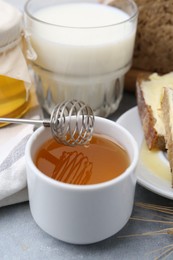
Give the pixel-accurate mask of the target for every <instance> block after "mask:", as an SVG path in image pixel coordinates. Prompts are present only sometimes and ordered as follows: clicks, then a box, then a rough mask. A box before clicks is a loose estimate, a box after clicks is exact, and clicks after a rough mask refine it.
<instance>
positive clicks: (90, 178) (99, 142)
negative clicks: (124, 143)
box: [35, 134, 130, 185]
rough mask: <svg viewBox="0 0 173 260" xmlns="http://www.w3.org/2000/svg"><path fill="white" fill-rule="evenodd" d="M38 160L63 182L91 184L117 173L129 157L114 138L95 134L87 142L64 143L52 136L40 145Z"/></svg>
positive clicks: (51, 174) (37, 163) (103, 180)
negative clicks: (58, 141) (69, 144)
mask: <svg viewBox="0 0 173 260" xmlns="http://www.w3.org/2000/svg"><path fill="white" fill-rule="evenodd" d="M35 164H36V166H37V168H38V169H39V170H40V171H41V172H42V173H44V174H45V175H47V176H49V177H51V178H53V179H55V180H58V181H60V182H64V183H69V184H78V185H90V184H98V183H102V182H106V181H109V180H112V179H114V178H116V177H118V176H119V175H121V174H122V173H123V172H124V171H125V170H126V169H127V167H128V166H129V164H130V159H129V156H128V153H127V151H126V150H125V149H124V148H123V147H121V146H120V145H119V144H117V143H115V141H113V140H111V139H108V138H107V137H106V138H105V137H104V136H101V135H96V134H94V135H93V137H92V139H91V141H90V144H89V145H87V146H74V147H71V146H65V145H63V144H60V143H57V142H56V141H55V140H54V139H53V138H52V139H49V140H48V141H46V142H45V143H44V144H43V145H42V146H41V147H40V148H39V150H38V152H37V154H36V157H35Z"/></svg>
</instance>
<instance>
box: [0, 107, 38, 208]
mask: <svg viewBox="0 0 173 260" xmlns="http://www.w3.org/2000/svg"><path fill="white" fill-rule="evenodd" d="M40 113H41V112H40V109H39V108H38V107H37V108H34V109H31V110H30V112H29V113H27V114H26V116H25V117H27V118H37V119H38V118H39V117H40ZM33 131H34V125H15V124H13V125H9V126H6V127H3V128H0V207H1V206H5V205H9V204H14V203H18V202H22V201H26V200H28V195H27V183H26V169H25V158H24V152H25V146H26V142H27V141H28V139H29V137H30V135H31V134H32V133H33Z"/></svg>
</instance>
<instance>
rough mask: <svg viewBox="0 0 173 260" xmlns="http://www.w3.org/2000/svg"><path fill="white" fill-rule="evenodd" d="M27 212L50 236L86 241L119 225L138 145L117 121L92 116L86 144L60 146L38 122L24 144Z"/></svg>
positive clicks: (130, 195) (129, 198) (127, 208)
mask: <svg viewBox="0 0 173 260" xmlns="http://www.w3.org/2000/svg"><path fill="white" fill-rule="evenodd" d="M25 157H26V168H27V184H28V193H29V203H30V210H31V214H32V216H33V218H34V220H35V221H36V223H37V224H38V225H39V226H40V227H41V228H42V229H43V230H44V231H45V232H47V233H48V234H50V235H51V236H53V237H55V238H57V239H60V240H62V241H65V242H68V243H73V244H91V243H95V242H99V241H101V240H104V239H106V238H108V237H110V236H112V235H114V234H116V233H117V232H118V231H120V230H121V229H122V228H123V227H124V226H125V224H126V223H127V222H128V220H129V218H130V216H131V213H132V209H133V203H134V194H135V187H136V174H135V168H136V165H137V161H138V147H137V144H136V141H135V140H134V138H133V136H132V135H131V134H130V133H129V132H128V131H127V130H126V129H125V128H123V127H122V126H120V125H119V124H118V123H116V122H113V121H111V120H109V119H106V118H101V117H95V125H94V133H93V137H92V139H91V140H90V143H89V144H87V145H80V146H65V145H64V144H60V143H58V142H57V141H55V140H54V139H53V137H52V134H51V131H50V129H49V128H44V127H40V128H38V129H37V130H36V131H35V132H34V133H33V135H32V136H31V137H30V139H29V141H28V143H27V145H26V150H25Z"/></svg>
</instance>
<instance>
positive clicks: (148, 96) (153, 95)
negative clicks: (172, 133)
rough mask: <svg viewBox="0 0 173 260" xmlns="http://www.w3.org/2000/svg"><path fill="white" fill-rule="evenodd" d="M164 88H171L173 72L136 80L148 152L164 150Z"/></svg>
mask: <svg viewBox="0 0 173 260" xmlns="http://www.w3.org/2000/svg"><path fill="white" fill-rule="evenodd" d="M164 87H170V88H173V72H171V73H168V74H165V75H163V76H159V75H158V74H157V73H153V74H151V75H148V76H147V77H146V75H145V78H144V77H143V75H140V77H139V78H138V80H137V87H136V91H137V92H136V93H137V105H138V110H139V115H140V118H141V123H142V126H143V130H144V136H145V140H146V143H147V146H148V148H149V149H150V150H152V149H160V150H165V148H166V145H165V127H164V122H163V117H162V110H161V102H162V98H163V92H164V91H163V90H164Z"/></svg>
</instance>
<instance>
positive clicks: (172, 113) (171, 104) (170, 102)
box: [161, 87, 173, 186]
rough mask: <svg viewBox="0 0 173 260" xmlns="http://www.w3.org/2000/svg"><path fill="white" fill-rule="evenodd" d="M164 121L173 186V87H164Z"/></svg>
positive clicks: (162, 106)
mask: <svg viewBox="0 0 173 260" xmlns="http://www.w3.org/2000/svg"><path fill="white" fill-rule="evenodd" d="M161 109H162V114H163V123H164V126H165V141H166V149H167V155H168V160H169V164H170V170H171V174H172V186H173V89H172V88H169V87H164V91H163V99H162V102H161Z"/></svg>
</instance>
